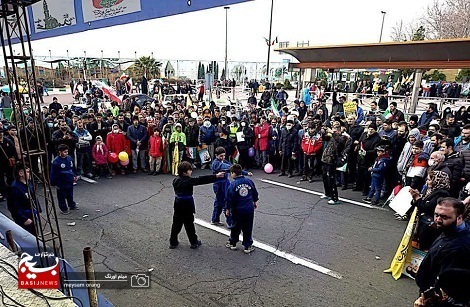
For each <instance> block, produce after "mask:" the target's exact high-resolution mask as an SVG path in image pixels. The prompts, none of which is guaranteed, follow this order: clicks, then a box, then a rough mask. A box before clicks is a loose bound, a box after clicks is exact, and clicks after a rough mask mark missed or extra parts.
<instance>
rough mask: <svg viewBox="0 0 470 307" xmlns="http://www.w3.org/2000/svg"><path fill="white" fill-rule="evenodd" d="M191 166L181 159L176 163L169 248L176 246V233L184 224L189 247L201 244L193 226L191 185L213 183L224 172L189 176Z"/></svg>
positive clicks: (193, 211)
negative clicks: (176, 171) (176, 170)
mask: <svg viewBox="0 0 470 307" xmlns="http://www.w3.org/2000/svg"><path fill="white" fill-rule="evenodd" d="M192 172H193V167H192V165H191V163H189V162H187V161H183V162H181V163H180V164H179V165H178V177H176V178H175V179H174V180H173V188H174V190H175V202H174V210H175V211H174V214H173V224H172V225H171V235H170V249H174V248H176V247H178V245H179V242H178V234H179V233H180V231H181V228H182V227H183V225H184V229H186V234H187V235H188V239H189V242H190V243H191V248H192V249H196V248H198V247H199V246H201V244H202V243H201V241H200V240H198V238H197V235H196V229H195V228H194V213H196V210H195V206H194V198H193V187H194V186H196V185H202V184H208V183H214V182H215V181H216V180H217V178H223V177H224V175H225V174H224V173H223V172H220V173H217V174H216V175H207V176H199V177H196V178H191V174H192Z"/></svg>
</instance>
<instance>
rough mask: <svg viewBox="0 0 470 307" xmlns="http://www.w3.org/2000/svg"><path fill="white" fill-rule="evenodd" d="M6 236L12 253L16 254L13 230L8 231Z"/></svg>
mask: <svg viewBox="0 0 470 307" xmlns="http://www.w3.org/2000/svg"><path fill="white" fill-rule="evenodd" d="M5 234H6V236H7V242H8V247H9V248H10V250H11V251H12V252H14V253H16V244H15V240H14V239H13V234H12V233H11V230H7V231H6V232H5Z"/></svg>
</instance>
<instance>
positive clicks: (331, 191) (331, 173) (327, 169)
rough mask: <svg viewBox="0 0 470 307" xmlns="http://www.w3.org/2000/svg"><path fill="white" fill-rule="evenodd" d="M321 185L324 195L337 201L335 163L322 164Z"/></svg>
mask: <svg viewBox="0 0 470 307" xmlns="http://www.w3.org/2000/svg"><path fill="white" fill-rule="evenodd" d="M322 171H323V187H324V188H325V195H326V196H328V197H331V199H332V200H334V201H338V189H337V188H336V165H334V164H326V163H325V164H323V165H322Z"/></svg>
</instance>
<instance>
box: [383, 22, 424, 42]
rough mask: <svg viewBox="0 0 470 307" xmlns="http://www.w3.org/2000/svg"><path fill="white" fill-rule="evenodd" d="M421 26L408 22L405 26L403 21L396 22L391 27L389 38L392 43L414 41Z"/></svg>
mask: <svg viewBox="0 0 470 307" xmlns="http://www.w3.org/2000/svg"><path fill="white" fill-rule="evenodd" d="M420 27H421V26H420V25H418V24H417V23H413V22H409V23H407V24H405V22H404V21H403V19H400V20H399V21H397V23H396V24H395V26H394V27H392V34H391V35H390V38H391V39H392V41H394V42H406V41H410V40H415V39H414V38H415V35H416V32H417V31H418V29H419V28H420Z"/></svg>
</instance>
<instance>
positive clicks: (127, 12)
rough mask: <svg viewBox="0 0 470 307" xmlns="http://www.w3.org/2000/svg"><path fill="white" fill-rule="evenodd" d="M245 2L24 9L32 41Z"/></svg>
mask: <svg viewBox="0 0 470 307" xmlns="http://www.w3.org/2000/svg"><path fill="white" fill-rule="evenodd" d="M247 1H252V0H42V1H39V2H37V3H35V4H33V5H31V6H30V7H28V20H29V25H30V33H31V40H36V39H42V38H49V37H56V36H61V35H66V34H72V33H77V32H83V31H87V30H94V29H100V28H105V27H111V26H115V25H122V24H128V23H133V22H137V21H143V20H149V19H154V18H160V17H165V16H171V15H177V14H183V13H189V12H194V11H199V10H205V9H209V8H214V7H221V6H227V5H232V4H237V3H242V2H247ZM14 42H17V40H14Z"/></svg>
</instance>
